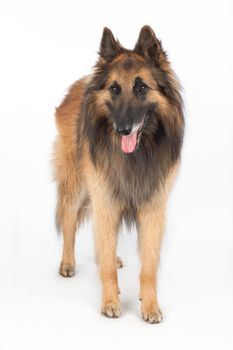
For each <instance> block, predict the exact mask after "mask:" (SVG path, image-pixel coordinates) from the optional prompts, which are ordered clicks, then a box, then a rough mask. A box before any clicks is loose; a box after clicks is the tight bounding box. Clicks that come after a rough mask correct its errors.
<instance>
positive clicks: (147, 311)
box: [142, 303, 163, 323]
mask: <svg viewBox="0 0 233 350" xmlns="http://www.w3.org/2000/svg"><path fill="white" fill-rule="evenodd" d="M142 318H143V320H144V321H147V322H149V323H160V322H161V321H162V320H163V315H162V312H161V311H160V310H159V307H158V306H155V305H150V306H148V305H143V303H142Z"/></svg>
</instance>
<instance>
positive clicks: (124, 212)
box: [54, 26, 184, 323]
mask: <svg viewBox="0 0 233 350" xmlns="http://www.w3.org/2000/svg"><path fill="white" fill-rule="evenodd" d="M138 80H140V81H143V84H144V86H146V93H143V94H141V95H140V94H139V93H138V90H136V87H135V86H136V84H137V81H138ZM113 84H115V85H116V84H117V87H118V88H119V89H121V90H119V91H118V92H117V95H116V93H115V95H113V92H112V91H115V90H116V88H114V89H115V90H113V89H112V86H113ZM139 84H142V83H139ZM140 116H143V118H144V119H143V120H144V124H143V128H142V131H141V138H140V141H139V143H138V146H137V148H136V149H135V151H134V152H133V153H129V154H127V153H124V152H123V151H122V149H121V145H120V140H121V138H120V136H119V135H118V134H117V133H116V130H115V128H114V126H115V125H120V124H121V125H125V124H124V123H125V122H126V119H127V118H128V119H127V120H128V122H130V123H131V124H132V123H138V122H139V118H141V117H140ZM56 122H57V127H58V131H59V136H58V138H57V140H56V143H55V157H54V169H55V179H56V181H57V184H58V204H57V217H56V219H57V225H58V227H59V229H60V230H61V231H62V232H63V237H64V248H63V255H62V261H61V265H60V273H61V275H63V276H65V277H68V276H72V275H73V274H74V271H75V257H74V243H75V233H76V231H77V229H78V226H79V225H80V223H81V222H82V220H83V219H84V218H85V217H86V216H87V215H88V214H90V215H91V217H92V219H93V224H94V236H95V244H96V253H97V258H98V262H99V266H100V276H101V280H102V287H103V298H102V313H103V314H105V315H107V316H109V317H118V316H119V315H120V305H119V293H118V291H119V288H118V281H117V265H121V262H120V261H119V259H118V258H117V256H116V244H117V234H118V231H119V227H120V224H121V222H122V220H123V219H125V220H126V222H127V223H129V224H130V223H132V222H136V225H137V229H138V235H139V248H140V256H141V262H142V267H141V273H140V298H141V301H142V308H141V309H142V317H143V319H145V320H146V321H149V322H151V323H157V322H160V321H161V319H162V314H161V311H160V309H159V306H158V302H157V295H156V284H157V282H156V271H157V266H158V258H159V249H160V244H161V239H162V233H163V230H164V222H165V210H166V202H167V196H168V193H169V189H170V187H171V184H172V182H173V179H174V177H175V175H176V173H177V169H178V166H179V162H180V152H181V147H182V139H183V129H184V119H183V113H182V99H181V95H180V86H179V83H178V81H177V78H176V76H175V75H174V73H173V71H172V69H171V67H170V64H169V62H168V59H167V55H166V53H165V52H164V50H163V48H162V45H161V42H160V41H159V40H158V39H157V38H156V36H155V34H154V32H153V31H152V29H151V28H150V27H148V26H145V27H143V28H142V30H141V32H140V35H139V39H138V42H137V44H136V46H135V48H134V50H132V51H131V50H126V49H125V48H123V47H122V46H121V44H120V43H119V42H118V41H116V40H115V38H114V36H113V35H112V33H111V31H110V30H109V29H107V28H105V29H104V32H103V37H102V41H101V45H100V57H99V60H98V62H97V64H96V66H95V69H94V72H93V74H92V75H90V76H89V77H86V78H83V79H81V80H79V81H77V82H76V83H75V84H74V85H73V86H72V87H71V88H70V90H69V92H68V94H67V96H66V97H65V99H64V101H63V102H62V104H61V105H60V106H59V107H58V109H57V111H56ZM117 259H118V260H117Z"/></svg>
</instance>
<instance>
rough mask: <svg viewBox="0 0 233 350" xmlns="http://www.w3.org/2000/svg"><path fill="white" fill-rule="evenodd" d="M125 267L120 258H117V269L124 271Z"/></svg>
mask: <svg viewBox="0 0 233 350" xmlns="http://www.w3.org/2000/svg"><path fill="white" fill-rule="evenodd" d="M123 266H124V264H123V261H122V260H121V258H120V257H119V256H117V268H118V269H122V267H123Z"/></svg>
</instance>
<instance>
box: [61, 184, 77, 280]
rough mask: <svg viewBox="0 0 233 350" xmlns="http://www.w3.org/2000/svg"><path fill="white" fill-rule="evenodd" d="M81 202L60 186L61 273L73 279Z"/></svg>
mask: <svg viewBox="0 0 233 350" xmlns="http://www.w3.org/2000/svg"><path fill="white" fill-rule="evenodd" d="M78 210H79V200H78V199H77V197H76V196H75V195H74V193H72V194H71V193H68V192H67V189H66V188H64V186H59V190H58V205H57V224H58V226H59V227H60V230H61V231H62V233H63V252H62V260H61V264H60V268H59V273H60V274H61V275H62V276H64V277H72V276H73V275H74V273H75V256H74V246H75V233H76V230H77V225H78Z"/></svg>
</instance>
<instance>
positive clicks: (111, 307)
mask: <svg viewBox="0 0 233 350" xmlns="http://www.w3.org/2000/svg"><path fill="white" fill-rule="evenodd" d="M101 313H102V314H103V315H105V316H107V317H110V318H118V317H120V315H121V311H120V307H119V305H118V304H115V303H106V304H103V305H102V308H101Z"/></svg>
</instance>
